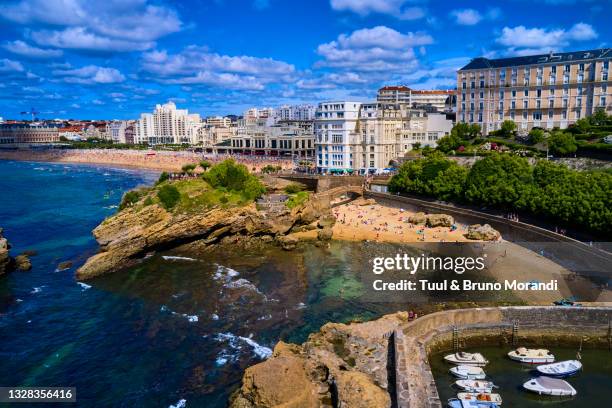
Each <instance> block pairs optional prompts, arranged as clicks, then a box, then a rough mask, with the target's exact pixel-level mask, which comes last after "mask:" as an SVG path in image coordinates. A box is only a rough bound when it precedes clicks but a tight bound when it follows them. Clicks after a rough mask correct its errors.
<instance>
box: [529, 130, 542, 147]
mask: <svg viewBox="0 0 612 408" xmlns="http://www.w3.org/2000/svg"><path fill="white" fill-rule="evenodd" d="M542 142H544V130H542V129H538V128H534V129H531V130H530V131H529V143H531V144H538V143H542Z"/></svg>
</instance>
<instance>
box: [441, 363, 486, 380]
mask: <svg viewBox="0 0 612 408" xmlns="http://www.w3.org/2000/svg"><path fill="white" fill-rule="evenodd" d="M449 371H450V373H451V374H452V375H454V376H455V377H457V378H460V379H462V380H484V378H485V377H486V376H487V375H486V374H485V372H484V370H483V369H482V368H480V367H474V366H464V365H458V366H456V367H453V368H451V369H450V370H449Z"/></svg>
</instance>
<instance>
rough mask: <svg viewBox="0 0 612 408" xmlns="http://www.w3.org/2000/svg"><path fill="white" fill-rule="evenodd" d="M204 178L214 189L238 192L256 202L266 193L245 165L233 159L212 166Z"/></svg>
mask: <svg viewBox="0 0 612 408" xmlns="http://www.w3.org/2000/svg"><path fill="white" fill-rule="evenodd" d="M203 178H204V180H206V181H207V182H208V183H209V184H210V185H211V186H212V187H214V188H224V189H226V190H227V191H233V192H238V193H240V194H242V196H243V197H245V198H246V199H249V200H254V199H255V198H257V197H259V196H261V195H262V194H263V193H265V192H266V189H265V187H264V186H263V184H262V183H261V182H260V181H259V179H258V178H257V177H255V176H254V175H252V174H251V173H249V170H248V169H247V168H246V166H245V165H243V164H238V163H236V162H235V161H234V160H232V159H227V160H224V161H222V162H221V163H219V164H217V165H214V166H212V167H211V168H210V170H209V171H207V172H206V173H204V175H203Z"/></svg>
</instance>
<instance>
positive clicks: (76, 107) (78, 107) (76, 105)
mask: <svg viewBox="0 0 612 408" xmlns="http://www.w3.org/2000/svg"><path fill="white" fill-rule="evenodd" d="M70 107H71V108H74V109H81V105H79V104H78V103H73V104H72V105H70Z"/></svg>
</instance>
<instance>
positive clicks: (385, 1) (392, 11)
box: [330, 0, 426, 20]
mask: <svg viewBox="0 0 612 408" xmlns="http://www.w3.org/2000/svg"><path fill="white" fill-rule="evenodd" d="M408 2H409V0H331V1H330V6H331V8H332V9H334V10H336V11H350V12H353V13H356V14H359V15H360V16H367V15H369V14H372V13H379V14H387V15H391V16H394V17H397V18H399V19H400V20H417V19H420V18H423V17H425V15H426V12H425V10H424V9H423V8H421V7H404V6H405V4H406V3H408Z"/></svg>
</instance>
